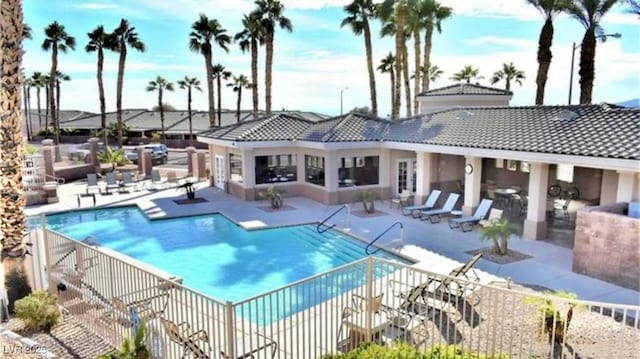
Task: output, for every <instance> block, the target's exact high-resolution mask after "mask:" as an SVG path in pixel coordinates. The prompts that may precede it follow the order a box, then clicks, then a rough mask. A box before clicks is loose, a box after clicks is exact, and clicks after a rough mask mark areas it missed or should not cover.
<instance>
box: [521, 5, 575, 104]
mask: <svg viewBox="0 0 640 359" xmlns="http://www.w3.org/2000/svg"><path fill="white" fill-rule="evenodd" d="M527 2H528V3H529V4H531V5H532V6H535V7H536V9H538V11H540V13H541V14H542V16H543V17H544V25H543V26H542V29H541V30H540V37H539V39H538V75H537V76H536V86H537V90H536V105H542V104H543V103H544V89H545V86H546V84H547V75H548V74H549V67H550V66H551V59H552V57H553V54H552V53H551V45H552V43H553V19H554V18H555V17H556V15H558V14H559V13H561V12H562V11H564V10H565V9H567V7H568V4H569V0H527Z"/></svg>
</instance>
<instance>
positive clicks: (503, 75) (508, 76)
mask: <svg viewBox="0 0 640 359" xmlns="http://www.w3.org/2000/svg"><path fill="white" fill-rule="evenodd" d="M524 79H525V76H524V71H521V70H518V69H516V67H515V66H514V65H513V62H510V63H508V64H507V63H504V64H502V69H501V70H498V71H496V72H494V73H493V76H492V77H491V84H492V85H493V84H495V83H496V82H498V81H501V80H504V81H505V87H504V89H505V90H507V91H511V80H514V81H515V82H516V83H518V85H520V86H522V80H524Z"/></svg>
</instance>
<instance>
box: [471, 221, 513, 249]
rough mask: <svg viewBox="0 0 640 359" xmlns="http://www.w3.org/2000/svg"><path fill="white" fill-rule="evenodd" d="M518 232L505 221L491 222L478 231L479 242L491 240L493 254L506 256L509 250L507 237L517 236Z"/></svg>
mask: <svg viewBox="0 0 640 359" xmlns="http://www.w3.org/2000/svg"><path fill="white" fill-rule="evenodd" d="M517 233H518V230H517V228H515V227H514V226H513V225H512V224H511V223H509V221H507V220H506V219H498V220H495V221H492V222H491V223H489V224H488V225H486V226H484V227H482V229H481V230H480V240H491V241H492V242H493V253H495V254H498V255H505V254H507V252H508V250H509V248H508V243H509V237H511V235H512V234H517Z"/></svg>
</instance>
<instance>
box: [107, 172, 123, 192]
mask: <svg viewBox="0 0 640 359" xmlns="http://www.w3.org/2000/svg"><path fill="white" fill-rule="evenodd" d="M118 188H120V185H119V184H118V181H117V180H116V173H115V172H109V173H107V188H106V189H105V194H109V193H111V192H110V191H109V190H111V189H118Z"/></svg>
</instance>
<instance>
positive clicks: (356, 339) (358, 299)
mask: <svg viewBox="0 0 640 359" xmlns="http://www.w3.org/2000/svg"><path fill="white" fill-rule="evenodd" d="M383 298H384V293H381V294H378V295H376V296H374V297H372V298H371V299H369V300H367V299H366V298H365V297H363V296H361V295H358V294H353V295H352V297H351V305H349V306H346V307H344V308H342V316H341V319H342V322H341V323H340V327H339V328H338V335H337V340H338V346H341V347H343V349H347V350H351V349H353V348H355V347H357V346H358V345H359V344H360V343H361V342H363V341H370V340H372V339H375V336H377V335H379V334H380V333H382V331H384V330H385V329H386V328H387V327H388V326H389V324H390V322H389V320H388V319H387V315H386V312H385V311H383V310H381V309H382V299H383ZM368 313H372V314H373V317H372V321H371V327H372V328H371V331H370V332H369V333H370V334H371V336H372V337H371V338H367V337H366V336H367V330H366V328H365V322H366V316H367V315H368ZM344 327H347V329H348V334H347V339H346V345H347V346H348V347H347V348H344V347H345V345H340V343H341V337H342V330H343V328H344ZM343 343H344V342H343Z"/></svg>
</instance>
